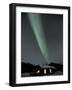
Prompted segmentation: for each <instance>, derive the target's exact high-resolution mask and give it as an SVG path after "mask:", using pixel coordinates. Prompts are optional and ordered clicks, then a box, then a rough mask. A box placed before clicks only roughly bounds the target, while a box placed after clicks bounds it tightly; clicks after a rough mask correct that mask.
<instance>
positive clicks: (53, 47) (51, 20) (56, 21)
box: [21, 13, 63, 64]
mask: <svg viewBox="0 0 72 90" xmlns="http://www.w3.org/2000/svg"><path fill="white" fill-rule="evenodd" d="M36 14H37V13H35V14H34V15H36ZM38 15H39V16H40V19H41V23H42V29H43V31H44V34H45V39H46V43H47V47H48V63H51V62H54V63H61V64H62V63H63V15H54V14H38ZM32 29H33V28H32V26H31V22H30V20H29V17H28V13H22V14H21V60H22V62H27V63H32V64H47V62H46V60H45V58H44V56H43V55H42V53H41V50H40V48H39V46H38V43H37V41H36V37H35V35H34V33H33V31H32Z"/></svg>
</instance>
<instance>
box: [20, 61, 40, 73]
mask: <svg viewBox="0 0 72 90" xmlns="http://www.w3.org/2000/svg"><path fill="white" fill-rule="evenodd" d="M40 68H41V67H40V66H39V65H33V64H30V63H24V62H22V63H21V72H22V73H27V72H28V73H29V72H36V71H37V70H38V69H40Z"/></svg>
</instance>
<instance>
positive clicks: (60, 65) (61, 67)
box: [49, 63, 63, 71]
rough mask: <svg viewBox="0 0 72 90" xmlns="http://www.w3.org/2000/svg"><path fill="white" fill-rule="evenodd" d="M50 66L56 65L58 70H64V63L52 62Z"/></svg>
mask: <svg viewBox="0 0 72 90" xmlns="http://www.w3.org/2000/svg"><path fill="white" fill-rule="evenodd" d="M49 66H54V67H55V68H56V70H57V71H63V65H62V64H57V63H50V64H49Z"/></svg>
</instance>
